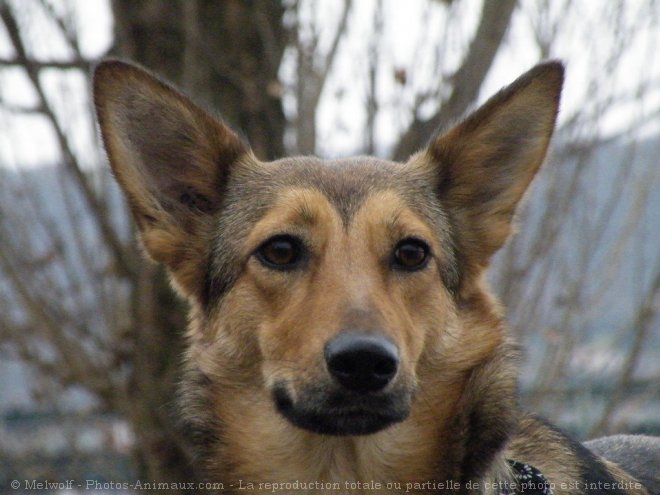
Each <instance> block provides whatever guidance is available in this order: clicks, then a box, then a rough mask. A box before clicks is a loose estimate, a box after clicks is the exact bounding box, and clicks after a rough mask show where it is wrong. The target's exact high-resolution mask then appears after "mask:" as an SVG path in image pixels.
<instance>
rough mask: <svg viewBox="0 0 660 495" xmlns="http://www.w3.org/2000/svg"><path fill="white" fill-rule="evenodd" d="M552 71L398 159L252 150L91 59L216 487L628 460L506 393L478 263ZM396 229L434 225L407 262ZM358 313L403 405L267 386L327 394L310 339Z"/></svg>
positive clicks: (553, 83) (508, 197) (193, 429)
mask: <svg viewBox="0 0 660 495" xmlns="http://www.w3.org/2000/svg"><path fill="white" fill-rule="evenodd" d="M562 78H563V69H562V67H561V65H560V64H558V63H549V64H545V65H540V66H538V67H536V68H534V69H532V70H531V71H530V72H528V73H527V74H525V75H524V76H522V77H521V78H520V79H518V80H517V81H516V82H515V83H514V84H512V85H511V86H509V87H508V88H506V89H504V90H503V91H502V92H500V93H499V94H497V95H496V96H495V97H493V98H492V99H491V100H489V102H487V103H486V104H485V105H484V106H482V107H481V108H480V109H478V110H477V111H476V112H474V113H473V114H472V115H471V116H470V117H468V118H467V119H466V120H465V121H464V122H462V123H460V124H459V125H457V126H456V127H454V128H453V129H452V130H450V131H449V132H447V133H445V134H443V135H441V136H440V137H438V138H436V139H435V140H434V141H432V143H431V144H430V145H429V147H428V148H427V149H425V150H423V151H421V152H420V153H418V154H416V155H414V156H413V157H411V159H410V160H409V161H408V162H407V163H405V164H395V163H391V162H386V161H383V160H378V159H375V158H364V157H361V158H354V159H344V160H335V161H323V160H319V159H316V158H312V157H305V158H286V159H282V160H279V161H276V162H271V163H261V162H259V161H258V160H257V159H256V158H255V157H254V155H252V153H251V152H250V151H249V149H248V148H247V146H245V145H244V144H243V143H242V142H241V141H240V140H239V139H238V137H237V136H236V134H235V133H233V132H232V131H231V130H229V129H228V128H227V127H226V126H225V125H224V124H222V123H221V122H219V121H216V120H214V119H212V118H211V117H209V116H208V115H207V114H206V113H204V112H203V111H202V110H200V109H199V108H198V107H196V106H195V105H194V104H192V103H191V102H190V101H189V100H188V99H187V98H185V97H183V96H181V95H180V94H179V93H178V92H176V91H175V90H173V89H172V88H171V87H169V86H167V85H166V84H164V83H162V82H160V81H158V80H157V79H155V78H154V77H153V76H151V75H149V74H148V73H146V72H145V71H143V70H142V69H139V68H136V67H135V66H132V65H129V64H125V63H122V62H117V61H109V62H105V63H103V64H101V65H100V66H99V68H98V69H97V72H96V76H95V102H96V105H97V109H98V114H99V122H100V125H101V130H102V133H103V137H104V141H105V145H106V149H107V150H108V155H109V158H110V162H111V164H112V167H113V170H114V172H115V175H116V177H117V180H118V181H119V183H120V185H121V186H122V188H123V189H124V192H125V193H126V196H127V198H128V203H129V205H130V207H131V210H132V212H133V215H134V216H135V219H136V222H137V225H138V227H139V228H140V234H141V239H142V243H143V245H144V248H145V250H146V251H147V253H148V254H149V255H150V256H151V257H152V258H153V259H154V260H156V261H158V262H161V263H164V264H165V265H166V266H167V267H168V268H169V270H170V273H171V275H172V280H173V283H174V285H175V286H176V287H177V288H178V289H179V291H180V293H181V294H182V295H183V296H184V297H186V298H187V300H188V301H189V302H190V305H191V323H190V326H189V329H188V339H189V346H188V349H187V350H186V352H185V363H186V380H185V382H184V384H183V386H182V405H183V407H184V416H185V418H186V421H187V426H188V429H187V430H186V433H187V434H189V435H190V436H191V438H192V439H193V440H194V441H195V443H196V444H197V445H198V449H199V460H198V462H199V464H200V465H201V466H203V467H204V470H205V473H206V476H208V477H209V478H210V479H213V480H215V481H222V482H223V483H225V489H226V490H225V491H233V490H236V488H237V486H238V483H239V481H238V480H242V483H243V485H244V486H247V485H246V483H254V485H253V486H251V488H252V489H253V491H257V492H264V493H265V492H270V491H271V487H268V486H263V485H262V486H260V485H259V483H260V482H261V483H264V482H295V481H299V482H302V481H310V480H318V481H325V482H336V483H340V489H339V490H337V489H331V490H327V491H328V493H349V492H350V493H362V492H365V493H366V492H367V491H373V490H371V489H369V490H367V489H364V487H363V489H359V488H355V489H350V486H349V487H347V486H346V485H345V484H344V483H345V482H358V481H359V482H374V483H380V490H379V491H380V492H382V493H402V492H404V491H405V489H406V488H407V487H406V483H425V482H429V481H432V482H445V483H446V482H448V481H450V480H452V481H453V482H455V483H458V484H459V487H458V488H456V485H454V486H453V487H450V488H451V489H450V491H461V492H462V491H466V490H467V488H466V485H467V483H468V482H470V481H472V482H476V483H481V485H480V486H479V488H478V489H476V490H475V491H478V492H484V493H486V492H491V491H493V490H492V489H490V488H488V487H487V486H486V485H485V484H486V483H487V482H494V481H496V480H500V481H506V480H508V479H509V477H510V473H509V471H508V467H507V464H506V459H516V460H519V461H523V462H530V463H532V464H533V465H535V466H536V467H537V468H538V469H540V470H541V471H542V472H543V473H544V474H545V475H546V477H547V478H548V480H549V481H550V482H551V483H553V484H555V487H554V489H555V493H557V494H563V493H582V492H583V491H584V489H583V488H582V487H580V486H579V483H578V482H582V483H583V482H585V481H587V480H590V479H592V478H593V479H606V480H614V479H616V480H629V481H634V480H633V479H632V477H631V476H630V475H628V474H626V473H625V472H624V471H623V470H621V469H620V468H619V467H617V466H616V465H614V464H612V463H609V462H607V461H602V460H599V459H598V458H596V457H595V456H593V455H592V454H590V453H589V452H588V451H587V450H586V449H584V448H583V447H581V446H579V445H578V444H575V442H572V441H570V440H569V439H568V438H566V437H565V436H564V435H562V434H561V433H559V432H557V431H556V430H554V429H553V428H552V427H550V426H548V425H546V424H544V423H543V422H541V421H539V420H537V419H534V418H532V417H529V416H526V415H524V414H523V413H521V412H520V411H519V409H518V406H517V403H516V369H517V368H516V356H517V352H516V347H515V346H514V345H513V344H512V343H511V342H510V341H509V338H508V336H507V331H506V328H505V324H504V321H503V317H502V311H501V310H500V308H499V305H498V304H497V302H496V301H495V299H494V297H493V296H492V295H491V293H490V291H489V289H488V288H487V286H486V283H485V281H484V276H483V275H484V270H485V268H486V267H487V266H488V262H489V260H490V258H491V256H492V255H493V254H494V253H495V251H496V250H497V249H499V247H501V245H502V244H503V243H504V242H505V240H506V239H507V237H508V236H509V235H510V233H511V230H512V221H513V215H514V212H515V208H516V206H517V204H518V203H519V201H520V200H521V198H522V196H523V194H524V192H525V190H526V189H527V186H528V185H529V183H530V181H531V180H532V178H533V176H534V174H535V173H536V171H537V169H538V167H539V166H540V165H541V163H542V161H543V159H544V156H545V153H546V149H547V147H548V143H549V140H550V136H551V134H552V130H553V127H554V122H555V117H556V113H557V108H558V104H559V94H560V89H561V84H562ZM280 234H287V235H289V236H294V237H295V238H296V239H298V240H299V241H300V242H301V243H302V245H303V251H304V254H305V256H304V258H301V261H300V262H299V263H298V264H297V265H296V268H295V269H291V270H277V269H273V268H272V267H270V266H269V265H267V264H264V262H263V261H260V258H259V256H258V255H257V254H255V253H258V252H260V247H261V246H262V245H263V243H264V242H265V241H266V240H267V239H270V238H273V236H276V235H280ZM407 238H416V239H421V240H423V241H424V242H425V243H426V244H427V245H428V248H429V253H430V256H429V260H428V264H427V265H425V266H424V268H423V269H419V270H415V271H402V270H400V269H395V268H394V265H393V261H392V260H393V258H392V257H393V251H394V249H395V246H397V245H398V244H397V243H398V242H399V241H401V240H402V239H407ZM352 330H359V331H361V332H366V333H369V334H372V335H378V336H381V337H383V338H385V339H387V340H388V341H390V342H393V343H394V344H395V345H396V348H397V350H398V356H399V362H400V366H399V368H398V369H397V373H396V377H395V379H394V380H393V381H392V383H391V384H389V385H388V386H387V388H386V389H385V392H383V394H382V395H383V397H386V398H387V400H388V401H389V402H387V401H385V402H384V404H387V406H384V407H388V408H393V409H396V408H400V410H401V411H404V412H405V414H404V412H402V413H401V417H397V419H396V420H392V424H387V425H385V426H383V427H382V428H379V430H378V431H376V432H374V433H371V434H366V435H352V434H348V435H330V434H324V433H319V432H318V431H316V432H315V431H310V430H309V429H308V428H307V427H302V428H301V427H300V425H298V426H296V425H294V424H292V422H291V421H290V418H288V417H286V416H285V413H284V412H282V411H283V409H282V407H285V408H286V407H290V408H292V410H294V411H297V412H300V411H303V412H305V411H307V413H308V412H309V411H314V414H316V413H318V414H321V415H323V414H324V411H325V409H324V407H325V406H326V405H327V404H330V403H331V401H332V400H333V399H332V398H333V397H335V396H334V395H332V394H334V393H335V392H336V390H337V385H336V383H335V382H334V380H333V378H332V376H331V375H330V373H329V372H328V368H327V365H326V362H325V358H324V349H325V348H326V346H327V345H328V342H330V341H332V340H333V339H334V338H335V337H337V336H338V335H340V334H342V333H343V332H347V331H352ZM337 393H338V392H337ZM342 397H343V396H342ZM351 400H355V401H358V402H359V401H361V400H362V398H355V399H351ZM365 400H367V399H365ZM369 400H372V399H369ZM374 400H375V399H374ZM283 404H284V405H283ZM392 404H394V405H392ZM365 407H366V406H365ZM369 407H371V406H369ZM304 408H307V409H304ZM310 408H311V409H310ZM396 410H397V411H398V409H396ZM374 412H377V411H374ZM366 419H367V420H369V421H371V419H369V418H366ZM312 428H314V425H312ZM388 483H391V485H390V486H389V488H388ZM562 483H564V484H565V485H566V487H564V485H562ZM571 483H575V485H571ZM232 487H233V490H232ZM333 488H335V487H333ZM369 488H373V485H372V486H370V487H369ZM409 488H412V487H409ZM418 488H419V489H418V490H416V492H417V493H432V492H434V491H437V490H433V489H431V488H429V487H428V486H425V485H420V486H419V487H418ZM283 491H286V490H283ZM296 491H304V490H296ZM468 491H469V490H468ZM633 491H634V490H633ZM321 492H323V490H320V491H317V493H321ZM637 492H638V493H644V490H643V489H641V488H640V489H639V490H638V491H637ZM616 493H622V492H616Z"/></svg>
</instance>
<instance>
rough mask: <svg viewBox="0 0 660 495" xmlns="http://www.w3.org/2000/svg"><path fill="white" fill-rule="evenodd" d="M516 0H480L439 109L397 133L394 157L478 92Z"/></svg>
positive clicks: (404, 153) (404, 156)
mask: <svg viewBox="0 0 660 495" xmlns="http://www.w3.org/2000/svg"><path fill="white" fill-rule="evenodd" d="M515 6H516V0H502V1H500V2H484V3H483V9H482V12H481V21H480V23H479V27H478V28H477V32H476V34H475V36H474V38H473V40H472V43H471V44H470V47H469V49H468V52H467V55H466V57H465V60H464V61H463V63H462V65H461V67H460V68H459V69H458V70H457V71H456V73H455V74H454V75H453V77H452V92H451V95H450V96H449V98H448V99H447V101H445V102H444V103H443V104H442V106H441V107H440V110H438V112H437V113H436V114H435V115H433V116H432V117H431V118H430V119H428V120H419V118H418V117H417V116H415V117H414V120H413V122H412V124H411V125H410V127H409V128H408V130H407V131H406V132H405V133H404V134H403V135H402V136H401V138H400V140H399V143H398V144H397V146H396V147H395V150H394V159H395V160H405V159H407V158H408V157H409V156H410V155H412V154H413V153H414V152H416V151H417V150H418V149H419V148H421V147H422V145H423V144H424V143H425V142H426V141H427V140H428V139H429V138H430V137H431V135H432V134H433V132H435V131H436V130H437V129H439V128H442V127H444V126H446V125H447V124H448V123H449V122H451V121H453V120H455V119H457V118H459V117H460V116H461V115H463V114H464V113H465V111H466V110H467V109H468V108H469V106H470V105H471V104H473V103H474V102H475V101H476V99H477V96H478V95H479V89H480V88H481V86H482V84H483V81H484V79H485V78H486V75H487V74H488V71H489V69H490V67H491V65H492V63H493V60H494V59H495V55H496V54H497V51H498V50H499V48H500V46H501V44H502V39H503V38H504V34H505V33H506V30H507V28H508V27H509V23H510V22H511V16H512V15H513V11H514V9H515Z"/></svg>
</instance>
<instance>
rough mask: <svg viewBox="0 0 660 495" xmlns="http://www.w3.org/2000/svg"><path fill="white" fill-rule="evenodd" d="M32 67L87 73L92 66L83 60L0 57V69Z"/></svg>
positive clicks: (37, 69) (35, 68)
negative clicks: (74, 70)
mask: <svg viewBox="0 0 660 495" xmlns="http://www.w3.org/2000/svg"><path fill="white" fill-rule="evenodd" d="M26 65H28V66H30V67H32V68H33V69H34V70H36V71H39V70H41V69H62V70H67V69H76V70H84V71H85V72H89V71H90V70H91V68H92V66H93V65H94V63H93V62H90V61H89V60H83V59H77V58H76V59H72V60H35V59H32V58H27V57H26V59H22V58H19V57H10V58H8V57H0V67H26Z"/></svg>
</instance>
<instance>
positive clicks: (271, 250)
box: [256, 235, 302, 270]
mask: <svg viewBox="0 0 660 495" xmlns="http://www.w3.org/2000/svg"><path fill="white" fill-rule="evenodd" d="M301 255H302V243H301V242H300V240H299V239H296V238H295V237H292V236H290V235H277V236H275V237H271V238H270V239H268V240H267V241H266V242H264V243H263V244H262V245H261V246H260V247H259V249H257V251H256V256H257V259H258V260H259V261H261V263H262V264H263V265H265V266H267V267H268V268H274V269H277V270H290V269H292V268H295V266H296V265H297V263H298V262H299V261H300V259H301V257H302V256H301Z"/></svg>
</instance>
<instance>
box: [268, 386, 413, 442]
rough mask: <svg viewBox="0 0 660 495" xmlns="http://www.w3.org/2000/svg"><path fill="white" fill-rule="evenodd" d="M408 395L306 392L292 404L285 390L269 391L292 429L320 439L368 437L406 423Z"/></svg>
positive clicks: (309, 389) (393, 391)
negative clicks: (308, 433) (309, 432)
mask: <svg viewBox="0 0 660 495" xmlns="http://www.w3.org/2000/svg"><path fill="white" fill-rule="evenodd" d="M411 395H412V394H411V393H410V392H408V391H406V390H392V391H388V392H384V391H381V392H378V393H366V394H357V393H351V392H347V391H344V390H339V389H333V390H325V389H315V388H308V389H306V390H305V391H304V392H303V393H301V394H300V397H299V399H298V400H296V401H294V400H293V399H292V398H291V394H289V392H288V391H287V388H286V386H284V385H283V384H278V385H277V386H276V387H275V388H274V390H273V398H274V401H275V405H276V407H277V410H278V411H279V412H280V414H282V415H283V416H284V417H285V418H286V419H287V420H288V421H289V422H290V423H292V424H293V425H295V426H297V427H299V428H303V429H305V430H308V431H311V432H313V433H319V434H323V435H338V436H346V435H368V434H371V433H376V432H379V431H381V430H384V429H385V428H387V427H388V426H391V425H392V424H394V423H398V422H400V421H403V420H404V419H406V418H407V417H408V415H409V413H410V402H411Z"/></svg>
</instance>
